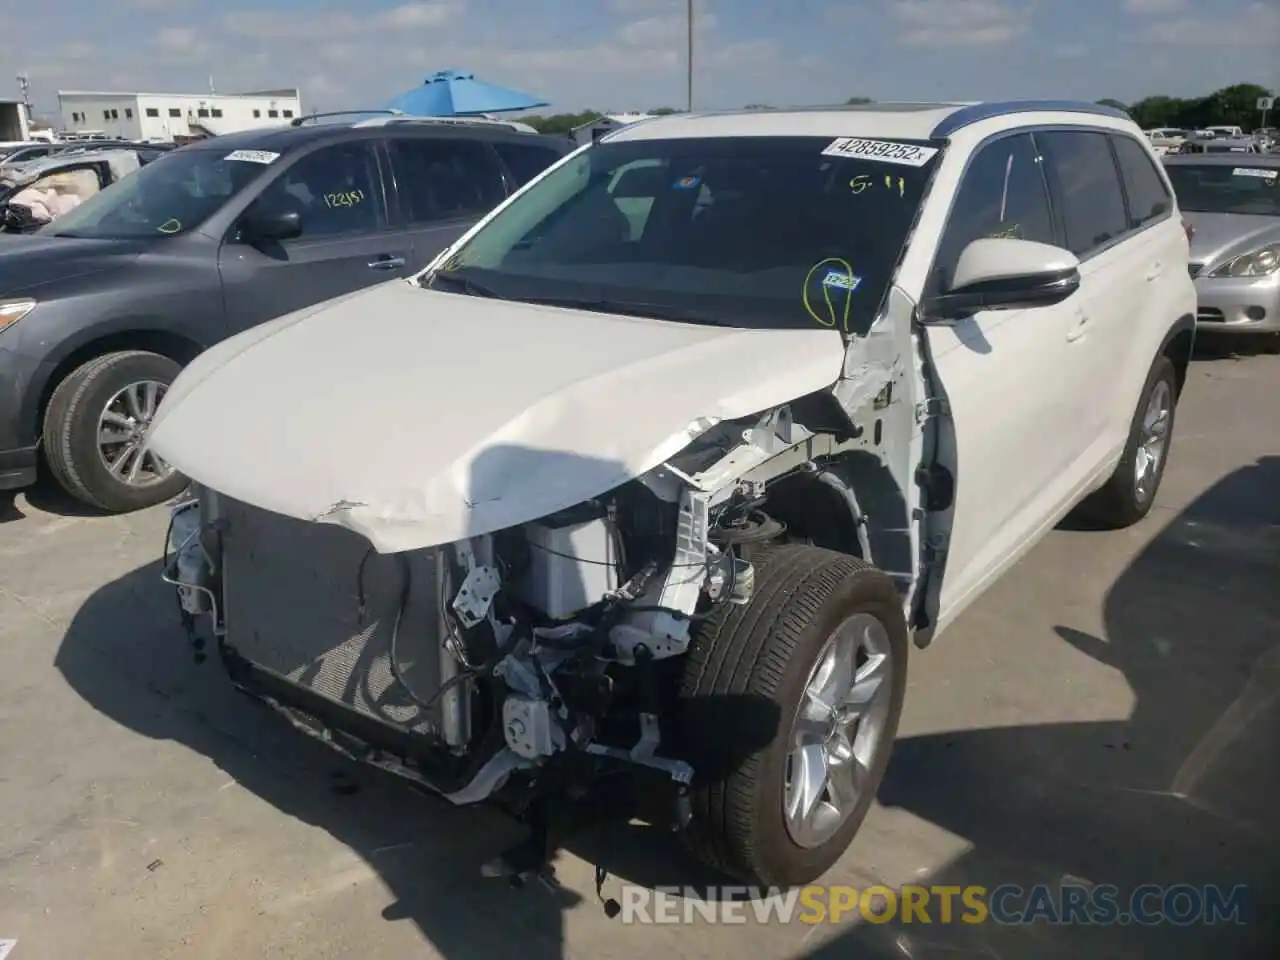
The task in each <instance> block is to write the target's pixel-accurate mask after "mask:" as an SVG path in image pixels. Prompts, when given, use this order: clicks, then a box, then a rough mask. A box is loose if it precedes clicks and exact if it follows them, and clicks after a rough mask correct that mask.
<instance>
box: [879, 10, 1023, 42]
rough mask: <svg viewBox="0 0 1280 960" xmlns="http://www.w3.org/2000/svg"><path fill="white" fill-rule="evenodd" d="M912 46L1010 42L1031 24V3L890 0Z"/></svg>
mask: <svg viewBox="0 0 1280 960" xmlns="http://www.w3.org/2000/svg"><path fill="white" fill-rule="evenodd" d="M890 9H891V10H892V11H893V15H894V16H895V17H896V18H897V20H898V21H899V24H900V26H901V28H902V33H901V35H900V38H899V39H900V41H901V42H902V43H903V44H905V45H907V46H911V47H985V46H996V45H999V44H1004V43H1008V42H1009V41H1011V40H1013V39H1015V38H1016V37H1019V36H1021V35H1022V34H1023V33H1025V32H1026V31H1027V28H1028V27H1029V25H1030V19H1031V16H1030V15H1031V12H1032V8H1031V6H1030V5H1023V6H1015V5H1014V4H1013V3H1009V2H1006V0H891V8H890Z"/></svg>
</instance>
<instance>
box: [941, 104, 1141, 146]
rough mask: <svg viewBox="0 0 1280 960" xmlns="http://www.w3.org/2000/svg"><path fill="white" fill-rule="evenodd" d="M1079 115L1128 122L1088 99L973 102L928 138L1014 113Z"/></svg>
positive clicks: (1124, 115)
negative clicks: (1111, 118)
mask: <svg viewBox="0 0 1280 960" xmlns="http://www.w3.org/2000/svg"><path fill="white" fill-rule="evenodd" d="M1046 111H1047V112H1053V113H1080V114H1087V115H1089V116H1094V117H1113V118H1116V119H1120V120H1128V119H1130V117H1129V115H1128V114H1127V113H1125V112H1124V111H1123V110H1119V109H1117V108H1115V107H1108V106H1107V105H1105V104H1102V103H1090V102H1088V101H1087V100H992V101H990V102H987V103H975V104H973V105H972V106H967V107H961V108H960V109H959V110H957V111H956V112H955V113H952V114H950V115H949V116H947V117H946V118H945V119H943V120H942V121H941V122H940V123H939V124H938V125H937V126H936V127H934V128H933V133H932V134H931V137H932V138H933V139H935V140H942V139H945V138H947V137H949V136H951V135H952V134H953V133H955V132H956V131H957V130H961V129H963V128H964V127H967V126H970V125H971V124H975V123H979V122H981V121H983V120H991V119H993V118H995V117H1007V116H1012V115H1013V114H1017V113H1039V112H1046Z"/></svg>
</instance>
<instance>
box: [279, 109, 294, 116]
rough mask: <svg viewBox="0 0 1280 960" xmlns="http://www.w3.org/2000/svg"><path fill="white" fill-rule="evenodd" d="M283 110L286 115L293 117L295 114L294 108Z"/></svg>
mask: <svg viewBox="0 0 1280 960" xmlns="http://www.w3.org/2000/svg"><path fill="white" fill-rule="evenodd" d="M281 112H282V113H284V115H285V116H286V117H292V116H293V111H292V110H284V111H281Z"/></svg>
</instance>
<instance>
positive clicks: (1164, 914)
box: [621, 883, 1250, 927]
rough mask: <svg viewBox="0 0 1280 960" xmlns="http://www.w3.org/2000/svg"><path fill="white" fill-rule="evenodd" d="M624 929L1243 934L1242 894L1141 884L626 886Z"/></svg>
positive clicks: (1245, 895)
mask: <svg viewBox="0 0 1280 960" xmlns="http://www.w3.org/2000/svg"><path fill="white" fill-rule="evenodd" d="M621 907H622V913H621V919H622V921H623V922H624V923H637V924H682V923H698V922H704V923H705V922H710V923H751V922H755V923H797V922H798V923H806V924H818V923H841V922H846V923H847V922H852V921H854V920H862V921H866V922H869V923H890V922H896V923H900V924H951V923H964V924H983V923H995V924H1000V925H1002V926H1015V925H1024V924H1035V923H1044V924H1052V925H1088V926H1111V925H1129V924H1136V925H1140V926H1156V925H1160V924H1169V925H1172V926H1184V927H1189V926H1196V925H1201V924H1246V923H1248V922H1249V916H1250V898H1249V890H1248V888H1247V887H1244V886H1235V887H1229V888H1228V887H1218V886H1192V885H1190V884H1175V885H1164V886H1161V885H1156V884H1144V885H1142V886H1138V887H1135V888H1133V889H1132V890H1129V891H1121V890H1120V888H1119V887H1116V886H1113V885H1109V884H1097V885H1087V884H1074V883H1063V884H1059V885H1052V886H1051V885H1037V886H1032V887H1022V886H1019V885H1017V884H1003V885H1000V886H996V887H989V888H988V887H982V886H958V885H957V886H948V885H942V884H934V885H929V886H924V885H908V886H905V887H901V888H899V889H896V890H895V889H893V888H891V887H885V886H872V887H861V888H859V887H851V886H840V885H830V886H822V885H813V886H808V887H804V888H801V889H793V890H786V891H780V890H777V889H772V890H767V891H761V890H758V889H755V888H749V887H715V888H694V887H657V888H653V889H650V888H648V887H641V886H635V885H632V884H624V885H623V888H622V899H621Z"/></svg>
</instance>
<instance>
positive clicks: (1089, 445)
mask: <svg viewBox="0 0 1280 960" xmlns="http://www.w3.org/2000/svg"><path fill="white" fill-rule="evenodd" d="M1035 139H1036V145H1037V147H1038V148H1039V150H1040V153H1041V156H1042V157H1043V159H1044V166H1045V174H1046V175H1047V177H1048V181H1049V190H1050V195H1051V196H1052V198H1053V203H1054V209H1055V210H1058V211H1060V214H1061V221H1062V234H1063V240H1062V245H1063V246H1064V247H1066V248H1067V249H1068V250H1070V251H1071V252H1072V253H1074V254H1075V255H1076V256H1077V257H1078V258H1079V260H1080V291H1079V292H1078V293H1077V294H1076V296H1075V297H1073V298H1072V299H1073V301H1074V304H1073V310H1074V315H1073V323H1074V327H1073V330H1072V332H1071V334H1070V335H1069V340H1070V348H1071V349H1070V351H1069V352H1070V356H1071V358H1072V362H1071V364H1070V365H1069V367H1068V369H1069V370H1070V371H1071V373H1072V379H1071V381H1070V383H1069V384H1065V385H1064V386H1067V387H1069V389H1070V390H1071V391H1072V393H1073V394H1074V396H1076V397H1077V398H1079V403H1078V408H1077V411H1076V418H1077V425H1078V427H1079V428H1080V430H1081V434H1080V439H1082V440H1083V441H1085V444H1086V445H1085V446H1084V447H1081V448H1079V449H1077V450H1076V451H1075V456H1076V458H1077V460H1076V461H1075V462H1072V463H1069V464H1064V465H1063V469H1064V470H1065V471H1067V475H1068V476H1069V477H1070V478H1071V479H1072V480H1074V481H1076V482H1085V481H1087V479H1088V477H1087V476H1086V475H1092V474H1094V473H1096V472H1097V470H1098V469H1100V468H1101V467H1102V466H1103V465H1104V462H1105V461H1107V460H1108V459H1110V458H1111V457H1112V454H1113V453H1114V452H1115V448H1116V447H1118V446H1120V445H1121V444H1123V437H1124V435H1125V434H1126V433H1127V429H1128V424H1129V420H1130V418H1131V416H1132V414H1133V409H1132V406H1131V401H1130V398H1129V396H1128V395H1129V393H1131V392H1132V389H1131V387H1132V384H1131V381H1132V379H1133V377H1132V375H1130V373H1129V371H1130V370H1131V367H1132V360H1131V358H1132V354H1133V349H1134V346H1135V345H1136V343H1137V341H1138V334H1139V333H1140V331H1141V330H1142V324H1141V317H1142V315H1143V312H1144V311H1145V310H1146V309H1147V304H1146V303H1145V300H1146V298H1147V297H1148V295H1149V293H1150V291H1151V290H1152V289H1154V288H1155V286H1156V285H1157V284H1158V283H1159V281H1160V279H1161V277H1162V276H1163V274H1164V271H1165V270H1184V271H1185V269H1186V268H1185V266H1184V265H1183V264H1179V263H1175V262H1166V260H1167V259H1169V257H1167V256H1166V257H1163V258H1162V257H1161V255H1160V254H1159V252H1158V251H1156V250H1154V249H1153V248H1152V247H1151V245H1150V244H1148V243H1146V242H1145V240H1144V238H1143V236H1142V231H1140V230H1139V229H1137V228H1136V227H1135V226H1134V225H1133V224H1132V223H1131V222H1130V216H1129V212H1128V209H1127V206H1126V202H1125V193H1124V185H1123V182H1122V180H1121V177H1120V171H1119V169H1118V168H1117V165H1116V160H1115V156H1114V154H1113V152H1112V146H1111V137H1110V136H1109V135H1108V134H1106V133H1103V132H1101V131H1092V130H1082V129H1080V130H1049V131H1044V132H1039V133H1037V134H1036V135H1035ZM1133 145H1134V146H1135V147H1138V144H1136V143H1134V144H1133ZM1138 149H1139V150H1141V149H1142V148H1141V147H1138ZM1143 153H1144V154H1145V151H1143ZM1170 209H1171V206H1170V205H1169V204H1168V202H1167V200H1166V202H1165V204H1164V206H1163V208H1161V206H1160V204H1159V203H1158V202H1156V201H1154V200H1153V201H1152V202H1150V203H1148V207H1147V209H1146V210H1145V211H1143V214H1144V218H1146V219H1149V218H1150V217H1151V216H1152V215H1155V216H1161V215H1164V216H1168V214H1169V211H1170ZM1149 362H1150V358H1148V363H1149ZM1145 372H1146V371H1145V369H1144V370H1143V374H1145Z"/></svg>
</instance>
